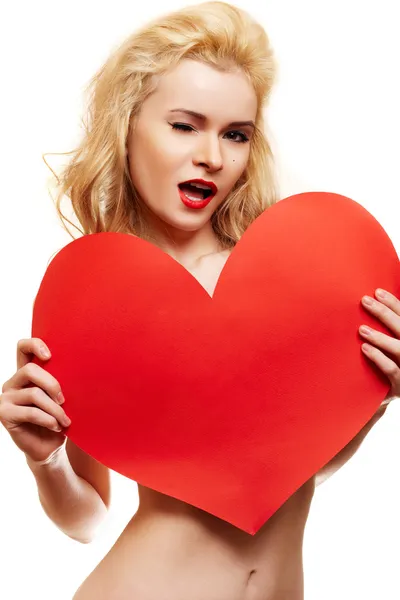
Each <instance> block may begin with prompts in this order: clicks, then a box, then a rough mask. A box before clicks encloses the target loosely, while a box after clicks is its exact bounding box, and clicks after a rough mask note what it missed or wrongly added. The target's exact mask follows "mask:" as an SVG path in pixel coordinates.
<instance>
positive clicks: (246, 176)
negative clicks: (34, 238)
mask: <svg viewBox="0 0 400 600" xmlns="http://www.w3.org/2000/svg"><path fill="white" fill-rule="evenodd" d="M275 78H276V65H275V62H274V57H273V51H272V49H271V46H270V43H269V39H268V37H267V34H266V32H265V31H264V29H263V28H262V27H261V25H259V24H258V23H257V22H255V21H254V20H253V19H252V18H251V17H250V16H249V15H248V14H247V13H246V12H245V11H242V10H239V9H238V8H236V7H234V6H231V5H230V4H227V3H224V2H206V3H203V4H199V5H196V6H190V7H187V8H184V9H182V10H179V11H177V12H174V13H172V14H168V15H164V16H162V17H160V18H159V19H156V20H154V21H152V22H150V23H149V24H147V25H146V26H145V27H143V28H142V29H140V30H139V31H137V32H135V33H134V34H133V35H131V36H130V37H129V38H128V39H127V40H126V41H125V42H124V43H123V44H122V45H121V46H120V47H119V48H118V49H116V50H115V51H114V52H113V54H112V55H111V56H110V57H109V59H108V60H107V62H106V63H105V64H104V66H103V67H102V68H101V69H100V70H99V72H98V73H97V74H96V75H95V76H94V77H93V79H92V81H91V85H90V87H91V91H92V94H91V98H90V104H89V117H90V118H89V119H88V122H87V124H86V135H85V136H84V138H83V140H82V142H81V144H80V146H79V147H78V148H77V149H76V150H75V151H74V152H73V156H72V159H71V160H70V162H69V164H68V165H67V167H66V168H65V169H64V171H63V173H62V175H61V177H60V181H59V184H60V188H59V196H58V202H57V210H58V213H59V215H60V216H61V218H62V219H65V217H64V215H63V213H62V212H61V210H60V201H61V199H62V197H63V196H64V195H66V196H68V197H69V198H70V199H71V202H72V206H73V209H74V212H75V214H76V216H77V219H78V220H79V223H80V225H81V229H80V231H81V233H82V234H83V235H86V234H91V233H98V232H103V231H116V232H122V233H125V234H127V235H137V236H140V237H142V238H143V239H146V240H149V241H150V242H152V243H154V244H155V245H156V246H158V247H159V248H160V249H162V250H163V251H164V252H166V253H168V254H170V255H171V256H172V257H173V258H174V259H175V260H176V261H178V262H179V263H180V264H181V265H182V266H183V267H184V268H185V269H187V270H188V271H189V272H190V273H191V274H192V275H193V276H194V277H195V278H196V279H197V280H198V281H199V283H200V284H201V285H202V286H203V287H204V288H205V290H206V291H207V292H208V293H209V294H210V296H212V294H213V291H214V288H215V285H216V282H217V280H218V277H219V275H220V273H221V270H222V268H223V266H224V264H225V262H226V260H227V259H228V257H229V254H230V252H231V250H232V248H233V247H234V246H235V244H236V243H237V242H238V241H239V240H240V238H241V236H242V234H243V232H244V231H245V230H246V228H247V227H248V226H249V225H250V224H251V223H252V222H253V221H254V220H255V219H256V218H257V217H258V216H259V215H260V214H261V213H262V211H264V210H266V209H268V207H269V206H271V205H273V204H274V203H275V202H276V201H277V200H278V193H277V189H276V181H275V172H274V164H273V157H272V153H271V148H270V145H269V142H268V137H267V134H266V130H265V123H264V119H263V109H264V108H265V107H266V106H267V104H268V100H269V97H270V94H271V91H272V89H273V84H274V81H275ZM190 182H192V183H190ZM66 220H67V221H68V219H66ZM69 222H70V221H69ZM43 346H44V344H43V342H42V340H39V339H28V340H20V341H19V342H18V352H17V366H18V370H17V372H16V374H15V375H14V376H13V377H12V378H11V379H10V380H8V381H7V382H6V383H5V384H4V385H3V389H2V392H3V394H2V396H1V402H0V417H1V422H2V424H3V425H4V426H5V427H6V428H7V430H8V432H9V434H10V435H11V437H12V439H13V440H14V442H15V443H16V445H17V446H18V447H19V448H20V449H21V450H22V451H23V452H24V453H25V455H26V460H27V464H28V465H29V468H30V469H31V470H32V473H33V474H34V477H35V479H36V482H37V486H38V491H39V497H40V501H41V503H42V506H43V509H44V511H45V513H46V514H47V515H48V517H49V518H50V519H51V520H52V521H53V522H54V523H55V524H56V525H57V527H58V528H60V529H61V530H62V531H63V532H64V533H65V534H66V535H67V536H69V537H71V538H73V539H74V540H77V541H79V542H82V543H88V542H90V541H91V540H92V539H93V537H94V536H95V534H96V531H97V530H98V528H99V526H100V524H101V523H102V522H103V520H104V519H105V518H106V516H107V511H108V508H109V506H110V477H109V471H108V469H107V468H106V467H105V466H103V465H101V464H100V463H98V462H97V461H95V460H94V459H93V458H91V457H90V456H89V455H87V454H85V453H84V452H83V451H82V450H80V449H79V448H78V447H77V446H76V445H74V444H73V443H72V442H71V440H69V439H66V438H65V435H64V431H65V429H64V428H66V427H68V425H69V424H70V421H69V420H68V418H67V415H66V412H65V411H64V409H63V407H62V403H63V399H62V396H61V398H60V393H62V390H61V387H60V384H59V383H58V382H57V381H56V380H55V379H54V377H52V376H51V375H50V374H49V373H48V372H46V370H45V369H42V368H40V367H39V366H37V365H35V364H33V363H32V362H30V359H31V358H32V356H33V355H36V356H38V357H41V358H43V357H42V355H41V354H40V352H41V349H42V347H43ZM49 350H50V351H51V348H50V349H49ZM27 386H29V387H27ZM385 408H386V407H385V406H382V409H380V411H378V413H377V414H376V415H375V417H374V418H373V419H372V420H371V421H370V422H369V423H368V425H367V426H366V427H365V428H364V429H363V430H362V431H361V432H360V434H359V435H358V436H357V437H356V438H354V440H353V442H352V443H351V444H349V445H348V446H347V447H346V448H345V449H344V450H343V451H342V452H341V453H340V455H338V456H337V457H335V459H333V460H332V461H331V462H330V463H329V464H328V465H327V466H326V467H325V468H324V469H323V470H322V471H321V472H319V473H317V474H316V475H315V476H314V477H312V478H311V479H310V480H309V481H306V482H305V483H304V484H303V485H302V487H301V488H300V489H298V490H297V491H296V493H294V494H293V495H292V496H291V497H290V498H289V499H288V500H287V501H286V502H285V503H284V505H283V506H281V508H280V509H279V510H278V511H277V512H276V513H275V514H274V515H273V516H272V517H271V518H270V519H269V520H268V521H267V522H266V523H265V525H264V526H263V527H261V529H260V530H259V531H258V532H257V534H256V535H254V536H251V535H249V534H247V533H245V532H243V531H241V530H239V529H237V528H235V527H234V526H232V525H231V524H229V523H227V522H225V521H223V520H221V519H218V518H216V517H214V516H212V515H210V514H208V513H206V512H204V511H202V510H200V509H197V508H195V507H193V506H190V505H187V504H185V503H184V502H181V501H179V500H176V499H174V498H171V497H168V496H166V495H163V494H161V493H158V492H156V491H153V490H151V489H149V488H146V487H144V486H142V485H138V491H139V500H140V503H139V508H138V510H137V512H136V514H134V516H133V517H132V519H131V521H130V522H129V523H128V525H127V526H126V528H125V530H124V531H123V533H122V534H121V536H120V538H119V539H118V541H117V542H116V544H115V545H114V546H113V547H112V548H111V550H110V551H109V552H108V554H107V555H106V556H105V557H104V559H103V560H102V561H101V562H100V564H99V565H98V566H97V567H96V568H95V569H94V570H93V572H92V573H91V574H90V575H89V576H88V578H87V579H86V580H85V581H84V582H83V584H82V585H81V586H80V588H79V589H78V590H77V592H76V594H75V596H74V600H301V599H302V598H303V563H302V543H303V534H304V528H305V524H306V520H307V516H308V514H309V509H310V504H311V501H312V498H313V494H314V490H315V486H316V484H317V483H319V482H320V481H322V480H323V479H324V478H326V477H328V476H329V474H331V473H332V472H334V470H336V469H337V468H339V467H340V466H341V465H342V464H344V462H346V460H348V458H350V456H352V454H354V452H355V450H356V449H357V447H358V446H359V445H360V443H361V441H362V439H363V438H364V437H365V435H366V434H367V433H368V431H369V430H370V429H371V427H372V426H373V424H374V423H375V422H376V421H377V420H378V419H379V418H380V416H381V415H382V414H383V412H384V410H385Z"/></svg>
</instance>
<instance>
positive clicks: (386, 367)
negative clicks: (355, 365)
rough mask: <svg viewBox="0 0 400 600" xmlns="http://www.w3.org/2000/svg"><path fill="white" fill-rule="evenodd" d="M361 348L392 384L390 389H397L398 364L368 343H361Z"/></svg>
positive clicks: (398, 384)
mask: <svg viewBox="0 0 400 600" xmlns="http://www.w3.org/2000/svg"><path fill="white" fill-rule="evenodd" d="M361 349H362V351H363V352H364V354H365V355H366V356H367V357H368V358H369V359H370V360H372V361H373V362H374V363H375V364H376V365H377V366H378V367H379V369H380V370H381V371H382V372H383V373H384V374H385V375H386V377H387V378H388V379H389V381H390V383H391V385H392V389H394V390H399V388H400V368H399V367H398V365H397V364H396V363H395V362H394V361H393V360H391V359H390V358H389V357H388V356H386V355H385V354H384V353H383V352H381V351H380V350H378V348H375V347H374V346H370V345H369V344H362V346H361Z"/></svg>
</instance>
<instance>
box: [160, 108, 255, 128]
mask: <svg viewBox="0 0 400 600" xmlns="http://www.w3.org/2000/svg"><path fill="white" fill-rule="evenodd" d="M169 112H171V113H175V112H182V113H186V114H188V115H191V116H192V117H196V119H200V120H201V121H207V117H206V116H205V115H202V114H201V113H198V112H195V111H194V110H188V109H187V108H173V109H172V110H170V111H169ZM244 125H250V127H255V124H254V121H233V122H232V123H229V125H228V127H242V126H244Z"/></svg>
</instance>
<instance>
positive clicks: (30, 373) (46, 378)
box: [3, 363, 61, 404]
mask: <svg viewBox="0 0 400 600" xmlns="http://www.w3.org/2000/svg"><path fill="white" fill-rule="evenodd" d="M30 383H33V384H34V385H36V386H38V387H40V388H42V390H44V391H45V392H46V394H47V395H48V396H50V398H52V399H53V400H54V402H57V403H58V404H59V403H60V402H59V399H58V394H59V393H60V392H61V386H60V384H59V383H58V381H57V379H56V378H55V377H53V375H51V374H50V373H48V372H47V371H45V370H44V369H42V367H39V365H35V363H28V364H26V365H25V366H24V367H22V368H21V369H19V370H18V371H17V372H16V373H15V374H14V375H13V376H12V377H11V379H9V380H8V381H6V382H5V384H4V385H3V392H7V391H8V390H10V389H22V388H23V387H25V386H27V385H29V384H30Z"/></svg>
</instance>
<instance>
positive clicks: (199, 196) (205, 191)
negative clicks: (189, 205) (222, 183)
mask: <svg viewBox="0 0 400 600" xmlns="http://www.w3.org/2000/svg"><path fill="white" fill-rule="evenodd" d="M178 187H179V189H181V190H182V192H183V193H184V194H185V196H187V197H188V198H190V199H191V200H205V199H206V198H209V197H210V196H213V195H214V192H213V191H212V189H211V188H206V187H198V186H197V185H195V184H192V183H179V184H178Z"/></svg>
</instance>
